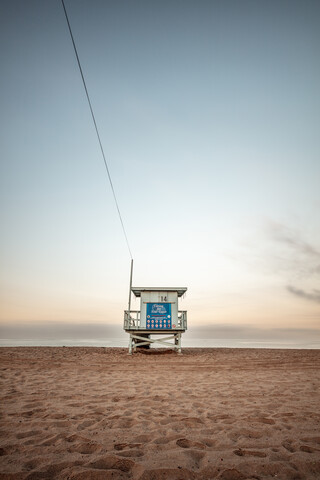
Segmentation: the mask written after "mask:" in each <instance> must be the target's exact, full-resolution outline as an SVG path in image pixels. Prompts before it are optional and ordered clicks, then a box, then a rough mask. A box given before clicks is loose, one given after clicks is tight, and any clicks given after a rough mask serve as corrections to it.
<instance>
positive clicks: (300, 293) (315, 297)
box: [287, 285, 320, 303]
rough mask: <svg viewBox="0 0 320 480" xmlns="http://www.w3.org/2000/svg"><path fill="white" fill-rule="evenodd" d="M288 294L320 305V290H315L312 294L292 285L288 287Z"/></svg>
mask: <svg viewBox="0 0 320 480" xmlns="http://www.w3.org/2000/svg"><path fill="white" fill-rule="evenodd" d="M287 290H288V292H290V293H292V294H293V295H296V296H297V297H300V298H305V299H306V300H312V301H313V302H317V303H320V290H316V289H314V290H313V291H312V292H311V293H308V292H306V291H305V290H302V289H301V288H296V287H293V286H292V285H287Z"/></svg>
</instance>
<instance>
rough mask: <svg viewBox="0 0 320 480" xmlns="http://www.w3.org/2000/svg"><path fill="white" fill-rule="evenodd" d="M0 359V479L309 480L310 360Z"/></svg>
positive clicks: (318, 358)
mask: <svg viewBox="0 0 320 480" xmlns="http://www.w3.org/2000/svg"><path fill="white" fill-rule="evenodd" d="M183 353H184V354H183V355H181V356H178V355H177V354H176V353H173V352H171V351H159V350H158V351H157V350H151V351H150V352H147V351H146V352H141V353H137V354H135V355H133V356H128V355H127V350H125V349H120V348H110V349H103V348H77V347H75V348H55V347H53V348H50V347H43V348H42V347H34V348H29V347H15V348H1V349H0V358H1V384H2V388H1V405H2V416H1V420H2V422H1V443H0V445H1V448H0V453H1V457H0V465H1V468H0V471H1V472H2V473H1V474H0V479H51V478H57V479H78V480H80V479H88V480H90V479H99V480H100V479H107V480H108V479H114V480H117V479H131V478H132V479H141V480H158V479H168V480H183V479H199V480H200V479H207V480H209V479H216V478H217V479H222V480H245V479H256V480H258V479H274V478H278V479H281V480H284V479H290V480H299V479H306V480H310V479H319V478H320V388H319V387H320V385H319V383H320V382H319V378H320V351H319V350H267V349H266V350H264V349H184V350H183Z"/></svg>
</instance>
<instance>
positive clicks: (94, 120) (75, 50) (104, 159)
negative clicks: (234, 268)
mask: <svg viewBox="0 0 320 480" xmlns="http://www.w3.org/2000/svg"><path fill="white" fill-rule="evenodd" d="M61 2H62V6H63V10H64V14H65V16H66V20H67V24H68V28H69V32H70V36H71V40H72V44H73V48H74V53H75V55H76V58H77V62H78V66H79V70H80V74H81V78H82V82H83V86H84V89H85V92H86V96H87V100H88V104H89V108H90V112H91V116H92V120H93V123H94V128H95V130H96V134H97V137H98V142H99V145H100V150H101V153H102V157H103V161H104V165H105V167H106V170H107V174H108V178H109V182H110V186H111V190H112V193H113V198H114V201H115V204H116V207H117V210H118V214H119V218H120V222H121V226H122V230H123V233H124V236H125V239H126V243H127V247H128V250H129V254H130V257H131V259H132V258H133V257H132V253H131V249H130V245H129V241H128V237H127V233H126V229H125V228H124V223H123V220H122V216H121V213H120V208H119V205H118V201H117V197H116V193H115V190H114V188H113V183H112V180H111V175H110V172H109V167H108V164H107V160H106V156H105V154H104V150H103V146H102V143H101V139H100V135H99V130H98V126H97V122H96V119H95V116H94V113H93V108H92V105H91V101H90V97H89V92H88V89H87V85H86V81H85V79H84V75H83V72H82V68H81V63H80V59H79V55H78V51H77V47H76V44H75V41H74V38H73V34H72V30H71V25H70V22H69V18H68V14H67V10H66V7H65V4H64V1H63V0H61Z"/></svg>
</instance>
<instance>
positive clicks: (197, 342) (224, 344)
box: [0, 336, 320, 349]
mask: <svg viewBox="0 0 320 480" xmlns="http://www.w3.org/2000/svg"><path fill="white" fill-rule="evenodd" d="M181 343H182V348H183V347H185V348H201V347H202V348H219V347H220V348H293V349H294V348H297V349H320V342H317V341H316V342H305V341H301V342H299V341H288V342H283V341H281V342H280V341H279V342H275V341H266V342H263V341H261V340H256V341H255V340H250V341H246V340H243V339H241V340H240V339H239V340H237V339H232V340H230V339H220V338H219V339H211V338H209V339H196V338H194V339H184V338H183V336H182V342H181ZM0 346H1V347H20V346H21V347H28V346H29V347H31V346H34V347H62V346H66V347H124V348H127V347H128V339H124V338H112V339H99V340H98V339H88V340H83V339H81V340H70V339H68V340H63V339H62V340H61V339H59V340H52V339H50V340H12V339H1V340H0ZM156 347H157V348H158V346H156Z"/></svg>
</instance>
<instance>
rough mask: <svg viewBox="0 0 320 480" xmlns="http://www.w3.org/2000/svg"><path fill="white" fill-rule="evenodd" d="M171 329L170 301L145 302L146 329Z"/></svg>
mask: <svg viewBox="0 0 320 480" xmlns="http://www.w3.org/2000/svg"><path fill="white" fill-rule="evenodd" d="M168 328H170V329H171V303H147V329H150V330H167V329H168Z"/></svg>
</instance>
